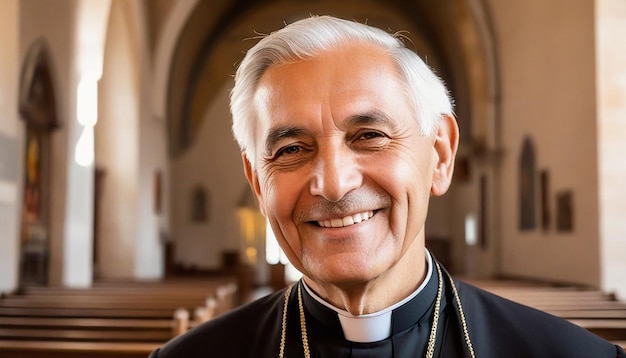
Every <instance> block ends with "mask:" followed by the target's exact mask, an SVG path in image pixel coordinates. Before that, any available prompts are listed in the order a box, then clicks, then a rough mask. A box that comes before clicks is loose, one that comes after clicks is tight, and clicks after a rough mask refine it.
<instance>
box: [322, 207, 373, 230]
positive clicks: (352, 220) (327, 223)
mask: <svg viewBox="0 0 626 358" xmlns="http://www.w3.org/2000/svg"><path fill="white" fill-rule="evenodd" d="M372 216H374V212H373V211H366V212H363V213H358V214H354V215H350V216H346V217H345V218H341V219H330V220H322V221H318V222H317V223H318V224H319V225H320V226H322V227H344V226H350V225H354V224H358V223H360V222H362V221H365V220H368V219H369V218H371V217H372Z"/></svg>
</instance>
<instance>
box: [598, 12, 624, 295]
mask: <svg viewBox="0 0 626 358" xmlns="http://www.w3.org/2000/svg"><path fill="white" fill-rule="evenodd" d="M596 11H597V13H596V21H597V24H596V31H597V33H596V40H597V76H598V78H597V81H598V82H597V85H598V162H599V163H598V168H599V175H598V182H599V197H598V199H599V206H600V211H599V215H598V216H599V218H600V230H599V232H600V248H601V258H602V261H601V262H602V288H603V289H605V290H607V291H614V292H615V293H617V294H618V296H619V297H620V298H621V299H626V186H624V179H625V178H626V160H625V159H624V153H626V41H625V40H624V34H626V2H624V1H622V0H599V1H598V2H597V6H596Z"/></svg>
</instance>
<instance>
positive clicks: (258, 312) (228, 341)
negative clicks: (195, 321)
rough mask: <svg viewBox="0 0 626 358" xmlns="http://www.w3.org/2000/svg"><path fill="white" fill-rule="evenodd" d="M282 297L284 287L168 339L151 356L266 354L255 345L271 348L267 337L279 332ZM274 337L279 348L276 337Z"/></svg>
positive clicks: (153, 357)
mask: <svg viewBox="0 0 626 358" xmlns="http://www.w3.org/2000/svg"><path fill="white" fill-rule="evenodd" d="M283 297H284V290H283V291H279V292H276V293H273V294H271V295H269V296H266V297H263V298H260V299H258V300H256V301H254V302H252V303H249V304H247V305H244V306H241V307H239V308H236V309H234V310H232V311H230V312H228V313H225V314H223V315H221V316H218V317H216V318H214V319H212V320H210V321H208V322H205V323H203V324H201V325H199V326H197V327H195V328H193V329H191V330H189V331H188V332H186V333H184V334H182V335H180V336H178V337H175V338H174V339H172V340H170V341H169V342H167V343H166V344H165V345H164V346H163V347H161V348H160V349H159V350H158V351H155V352H153V354H152V355H151V357H152V358H157V357H159V358H169V357H210V356H222V355H220V354H224V355H223V356H236V357H246V356H251V357H252V356H255V357H262V356H265V354H260V352H262V351H260V350H258V349H259V348H261V347H262V348H263V351H267V350H273V348H272V347H273V345H270V344H268V340H270V341H271V340H272V338H274V336H278V334H279V332H280V319H281V315H280V312H281V310H282V304H283V300H282V299H283ZM274 341H276V347H277V348H276V352H278V343H279V341H278V338H276V339H274ZM275 355H276V354H272V356H275ZM268 356H269V355H268Z"/></svg>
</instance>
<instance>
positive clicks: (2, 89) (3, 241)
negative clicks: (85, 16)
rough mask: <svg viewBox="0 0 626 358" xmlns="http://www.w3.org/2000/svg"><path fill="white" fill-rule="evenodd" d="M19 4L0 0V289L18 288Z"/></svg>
mask: <svg viewBox="0 0 626 358" xmlns="http://www.w3.org/2000/svg"><path fill="white" fill-rule="evenodd" d="M18 19H19V5H18V1H17V0H7V1H2V2H0V293H2V292H11V291H13V290H14V289H16V288H17V280H18V264H19V262H18V250H19V224H20V219H21V216H20V209H21V199H20V198H21V190H22V189H21V187H22V186H21V178H22V175H21V171H22V161H21V160H20V158H22V155H23V153H22V146H23V138H22V137H23V134H22V133H23V126H22V123H21V122H20V121H19V116H18V112H17V106H16V104H17V103H18V96H17V91H16V89H17V88H19V73H20V64H19V58H20V56H19V42H18V30H19V27H18Z"/></svg>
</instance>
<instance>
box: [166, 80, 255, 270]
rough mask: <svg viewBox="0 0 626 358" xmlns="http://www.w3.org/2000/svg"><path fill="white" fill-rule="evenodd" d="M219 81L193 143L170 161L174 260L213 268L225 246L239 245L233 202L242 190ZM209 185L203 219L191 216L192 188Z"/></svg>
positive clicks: (243, 182)
mask: <svg viewBox="0 0 626 358" xmlns="http://www.w3.org/2000/svg"><path fill="white" fill-rule="evenodd" d="M231 86H232V84H230V83H227V84H224V86H223V88H222V90H221V91H220V93H219V95H218V96H217V97H216V98H215V101H214V102H213V104H212V105H211V106H210V107H209V108H210V109H209V110H208V111H207V113H206V117H205V119H204V120H203V122H202V126H201V128H200V132H199V133H198V134H197V137H196V143H195V144H194V146H193V147H192V148H190V149H189V150H188V151H187V152H185V153H184V154H183V155H181V156H180V157H179V158H175V159H174V160H173V161H172V163H171V175H172V188H171V203H172V209H171V210H172V235H173V240H174V242H175V246H176V260H177V262H178V263H181V264H184V265H194V266H196V267H198V268H205V269H206V268H217V267H219V265H220V263H221V261H220V260H221V254H222V251H224V250H240V249H241V245H242V244H241V241H240V236H239V232H240V230H239V223H238V220H237V212H236V205H237V202H238V200H239V198H240V196H241V194H242V193H243V191H244V189H246V190H247V185H248V184H247V181H246V179H245V176H244V174H243V169H242V168H243V167H242V164H241V155H240V154H239V153H240V152H239V148H238V146H237V144H236V143H235V142H234V140H233V137H232V134H231V131H230V124H231V120H230V112H229V109H228V91H229V90H230V87H231ZM197 185H202V186H204V187H205V188H206V189H207V190H208V193H209V195H208V197H209V211H208V220H207V221H206V222H203V223H194V222H192V220H191V195H192V194H191V193H192V190H193V189H194V188H195V187H196V186H197Z"/></svg>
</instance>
